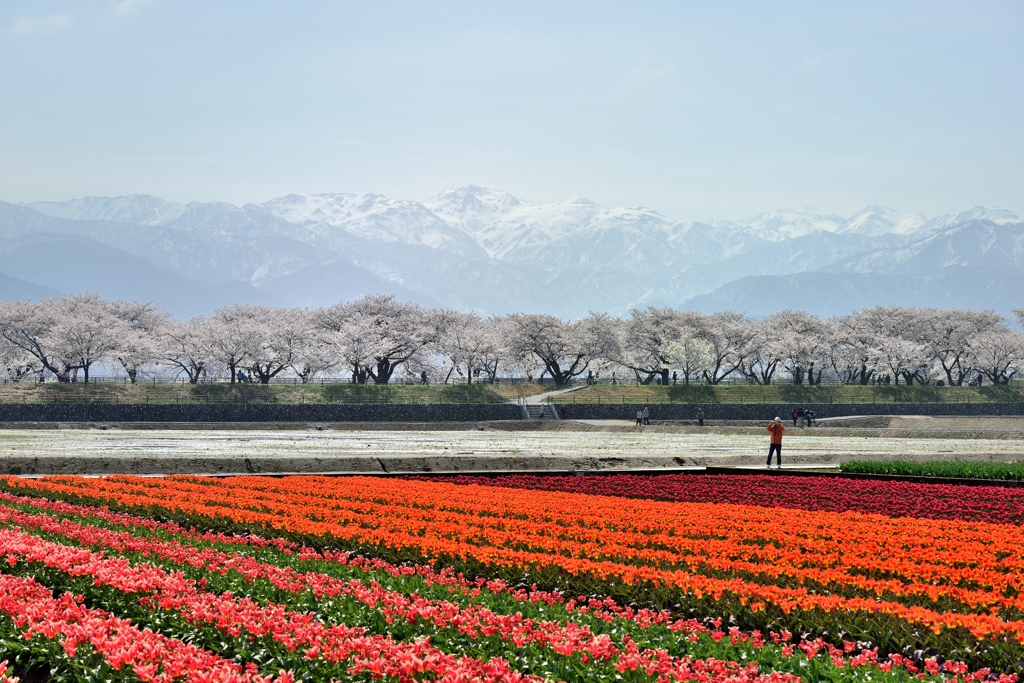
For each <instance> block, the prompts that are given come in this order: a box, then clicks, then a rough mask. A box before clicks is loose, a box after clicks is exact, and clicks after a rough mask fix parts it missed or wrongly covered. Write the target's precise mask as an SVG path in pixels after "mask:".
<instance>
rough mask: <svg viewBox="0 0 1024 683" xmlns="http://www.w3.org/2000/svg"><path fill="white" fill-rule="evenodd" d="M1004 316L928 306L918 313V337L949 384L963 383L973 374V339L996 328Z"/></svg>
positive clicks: (993, 312)
mask: <svg viewBox="0 0 1024 683" xmlns="http://www.w3.org/2000/svg"><path fill="white" fill-rule="evenodd" d="M1001 320H1002V317H1001V316H1000V315H999V314H997V313H996V312H995V311H968V310H964V309H947V310H938V309H934V308H926V309H922V310H920V311H918V312H917V315H916V321H915V324H913V325H912V326H911V327H912V328H914V329H916V330H918V337H919V338H920V339H921V341H922V342H923V343H924V345H925V346H926V347H927V348H928V352H929V354H930V355H931V357H932V359H933V360H934V361H935V362H936V363H937V364H938V365H939V366H940V367H941V368H942V371H943V372H944V373H945V375H946V382H947V383H948V384H949V385H950V386H961V385H962V384H963V383H964V379H966V378H967V377H968V376H969V375H970V374H971V370H972V368H971V365H970V360H971V358H972V356H971V342H972V340H974V339H976V338H977V337H978V336H979V335H981V334H983V333H985V332H987V331H989V330H992V329H995V328H996V326H998V325H999V323H1000V322H1001Z"/></svg>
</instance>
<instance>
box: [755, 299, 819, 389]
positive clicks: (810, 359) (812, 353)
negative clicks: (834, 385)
mask: <svg viewBox="0 0 1024 683" xmlns="http://www.w3.org/2000/svg"><path fill="white" fill-rule="evenodd" d="M765 322H766V323H767V324H768V325H770V326H771V329H772V333H771V334H772V335H773V336H774V339H775V346H774V348H775V350H776V353H777V354H778V356H779V358H781V359H783V361H784V363H785V367H786V370H787V371H788V372H789V375H790V377H792V378H793V383H794V384H803V383H804V381H806V382H807V383H808V384H811V385H817V384H821V375H822V369H821V368H820V367H819V369H818V374H817V375H815V374H814V366H815V365H816V364H817V363H818V362H819V361H824V360H825V359H826V358H827V356H828V354H827V351H826V346H827V344H828V340H829V339H830V334H829V329H828V327H829V326H828V325H827V324H826V323H825V322H824V321H823V320H822V319H821V318H819V317H818V316H816V315H811V314H809V313H804V312H803V311H793V310H785V311H782V312H780V313H776V314H774V315H772V316H770V317H769V318H768V319H766V320H765ZM823 364H824V363H823Z"/></svg>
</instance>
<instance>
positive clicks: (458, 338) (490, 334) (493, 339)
mask: <svg viewBox="0 0 1024 683" xmlns="http://www.w3.org/2000/svg"><path fill="white" fill-rule="evenodd" d="M441 319H442V322H441V323H440V324H439V327H440V328H441V331H440V335H439V337H438V341H437V344H436V346H437V349H438V350H439V351H440V352H441V353H442V354H444V356H445V357H446V358H448V360H450V361H451V364H452V367H451V370H449V373H448V375H449V377H450V376H451V373H453V372H457V373H458V374H460V375H464V376H465V378H466V382H467V383H469V384H471V383H472V382H473V376H474V375H475V374H479V373H483V374H484V375H485V376H486V377H487V379H488V380H489V381H491V382H493V381H494V378H495V376H496V375H497V372H498V365H499V364H500V362H501V358H502V345H501V339H500V337H499V335H498V327H499V324H500V323H499V321H498V320H497V319H490V320H484V319H482V318H481V317H480V316H478V315H477V314H475V313H456V312H453V311H445V312H444V313H443V314H441ZM463 368H465V373H463ZM447 382H448V377H446V378H445V383H447Z"/></svg>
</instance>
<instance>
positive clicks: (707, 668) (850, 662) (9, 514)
mask: <svg viewBox="0 0 1024 683" xmlns="http://www.w3.org/2000/svg"><path fill="white" fill-rule="evenodd" d="M2 498H3V499H4V500H5V502H9V503H12V502H18V503H25V502H26V499H22V498H16V497H14V496H10V495H8V494H3V496H2ZM31 502H32V503H33V504H38V505H40V506H42V507H49V508H51V509H54V510H57V509H59V510H61V511H62V512H63V513H65V514H70V513H78V514H82V513H85V512H88V513H92V512H97V513H99V515H100V516H102V517H103V518H105V519H108V520H116V521H117V523H121V524H131V525H132V526H134V527H136V528H139V527H141V528H148V529H150V530H152V529H156V528H161V529H162V530H167V528H169V527H170V528H173V527H174V526H175V525H172V524H166V523H163V524H158V523H152V522H150V523H148V524H140V523H138V522H142V521H147V520H139V519H138V518H135V517H132V516H130V515H123V514H118V513H111V512H109V511H105V510H102V509H97V508H87V509H86V508H81V507H78V506H73V505H68V504H66V503H53V502H49V501H43V500H39V499H33V500H32V501H31ZM0 522H3V523H7V524H11V523H15V524H18V525H19V526H21V527H23V528H25V529H35V530H37V531H41V532H45V533H49V534H59V535H61V536H64V537H67V538H70V539H73V540H75V541H76V542H80V543H85V544H86V545H89V546H93V547H104V548H108V549H112V550H115V551H119V552H129V553H139V554H143V555H145V556H149V557H159V558H161V559H164V560H168V561H170V562H172V563H176V564H187V565H189V566H192V567H195V568H201V569H204V570H205V571H206V572H207V573H208V574H209V575H210V576H216V575H224V574H225V573H226V572H227V571H228V570H234V571H236V572H238V573H239V575H241V576H243V577H245V579H246V581H249V582H252V581H255V580H256V579H268V580H269V581H270V582H271V583H273V584H274V585H275V586H277V587H278V588H281V589H283V590H286V591H289V592H292V593H298V592H301V591H305V590H309V591H310V592H312V593H314V594H316V595H317V596H318V597H322V596H335V595H339V594H345V595H349V596H353V597H355V598H356V599H358V600H360V601H362V602H363V604H366V605H368V606H375V607H377V608H379V609H380V610H382V612H383V613H384V614H386V615H387V617H388V619H389V621H390V620H391V619H395V620H399V621H400V620H410V621H412V620H416V619H424V620H428V621H431V622H432V623H433V624H434V625H435V626H436V627H437V628H446V627H453V628H457V629H458V630H459V631H460V632H462V633H466V634H469V635H471V636H472V637H474V638H480V637H486V636H491V635H498V636H500V637H501V638H502V639H503V640H505V641H506V642H507V641H511V642H513V643H514V644H515V645H516V646H517V647H523V646H524V645H525V644H527V643H533V644H536V645H542V646H545V647H549V648H551V649H552V650H553V651H554V652H556V653H558V654H560V655H564V656H571V655H574V654H580V655H582V657H581V661H583V662H586V661H589V660H591V659H592V660H594V661H611V660H613V659H614V660H615V661H614V664H615V666H616V668H617V669H618V670H619V671H620V672H623V671H627V670H630V671H635V670H637V669H640V670H642V671H644V672H646V673H648V674H654V673H656V674H658V675H667V676H670V677H671V678H670V679H674V680H692V677H693V675H694V674H696V673H700V674H701V676H702V677H706V676H707V675H710V674H711V673H712V672H713V671H717V672H718V675H721V676H727V677H736V676H737V675H740V674H741V673H743V670H742V668H739V667H738V665H736V664H735V663H726V662H721V661H720V660H719V661H717V662H711V661H700V660H697V661H695V660H693V659H691V658H685V657H683V658H674V657H671V656H670V655H669V654H668V653H667V652H665V651H664V650H661V651H659V650H650V649H646V650H641V649H640V648H638V647H637V646H636V644H635V643H633V642H632V641H631V639H629V637H628V636H624V637H622V638H621V642H622V643H623V647H621V648H618V647H616V646H615V645H614V644H612V642H611V640H610V639H609V638H608V637H607V636H597V637H595V636H594V635H593V634H592V633H590V632H589V629H587V628H586V627H585V626H583V627H581V626H580V625H578V624H574V623H572V622H569V623H567V624H560V623H555V622H544V623H539V622H537V621H535V620H526V619H522V617H521V616H520V615H513V616H511V617H509V616H502V615H498V614H495V613H493V612H491V611H490V610H487V609H486V608H483V607H481V606H479V605H472V606H470V607H469V608H468V609H462V608H460V607H459V605H457V604H455V603H452V602H450V601H440V600H425V599H423V598H420V597H418V596H415V595H413V596H405V595H402V594H399V593H396V592H394V591H386V590H383V589H382V588H380V587H379V586H378V585H375V584H371V586H369V587H368V586H366V585H365V584H363V583H361V582H358V581H351V582H346V581H342V580H339V579H336V578H334V577H330V576H326V575H323V574H319V573H314V572H305V573H304V572H299V571H296V570H295V569H294V568H292V567H287V566H286V567H280V566H277V565H272V564H267V563H262V562H257V561H256V560H254V559H253V558H251V557H245V556H241V555H239V554H237V553H226V552H223V551H220V550H216V549H212V548H208V547H207V548H191V547H188V546H185V545H182V544H180V543H177V542H173V541H167V540H163V539H156V538H140V537H136V536H133V535H131V534H129V533H126V532H119V531H113V530H108V529H100V528H97V527H91V526H85V525H82V524H78V523H75V522H73V521H71V520H68V519H57V518H53V517H49V516H46V515H38V514H28V513H23V512H19V511H17V510H13V509H11V508H7V507H0ZM203 536H207V537H210V536H214V535H211V534H204V535H203ZM217 538H219V539H221V540H228V541H229V542H230V543H232V544H235V545H236V546H242V545H246V544H247V543H246V541H248V540H250V539H239V538H235V537H226V536H222V535H221V536H217ZM3 540H4V537H2V536H0V543H2V541H3ZM256 544H257V545H265V543H263V542H262V541H261V540H260V539H256ZM5 546H6V547H12V545H11V544H10V543H2V544H0V547H5ZM13 547H15V548H17V546H16V545H15V546H13ZM44 550H46V551H47V552H45V553H39V552H36V553H35V554H34V555H32V556H31V559H34V560H35V561H41V562H44V563H49V564H50V566H60V567H62V568H63V569H64V570H68V567H69V566H70V567H71V570H70V571H71V573H76V574H77V573H81V572H82V569H81V567H83V566H91V567H92V568H93V569H98V570H99V573H100V576H101V577H105V578H101V579H98V580H99V581H101V582H109V581H110V580H111V579H110V576H111V574H110V572H109V571H107V570H108V569H109V568H110V567H109V566H108V565H109V562H111V560H102V559H100V558H99V557H98V556H97V555H88V556H85V555H78V556H77V557H79V558H80V559H83V562H80V563H78V564H74V563H72V564H71V565H68V564H67V559H65V556H64V555H62V552H66V551H65V547H64V546H57V545H49V546H44ZM68 550H70V549H68ZM78 552H79V553H81V552H83V551H78ZM301 554H311V555H315V554H316V553H315V551H309V550H306V551H303V552H302V553H301ZM47 558H60V559H47ZM54 563H56V564H54ZM113 569H114V571H115V572H118V571H121V570H122V569H123V564H119V565H114V567H113ZM144 569H145V571H143V570H144ZM392 569H397V568H393V567H392ZM403 569H404V568H403ZM133 571H134V572H135V574H136V575H137V576H136V578H135V579H132V578H127V579H126V578H125V577H131V576H132V571H123V572H121V574H120V576H119V578H116V579H114V583H113V584H112V585H115V586H117V587H120V588H125V586H126V585H127V586H132V587H133V588H132V589H133V590H137V591H144V590H146V589H147V585H141V584H139V583H137V581H139V580H141V581H143V582H146V581H148V582H153V581H154V577H157V578H158V579H159V577H160V576H161V574H160V572H161V570H159V569H158V568H157V569H156V571H155V573H154V572H153V571H151V569H147V568H146V567H143V566H136V567H135V569H134V570H133ZM140 572H141V573H140ZM402 573H409V572H408V570H406V571H404V572H402ZM138 577H141V579H140V578H138ZM124 581H128V583H127V584H125V583H124ZM461 582H462V583H463V587H464V588H470V586H472V585H475V584H468V583H467V582H465V581H464V580H462V581H461ZM186 583H187V582H186ZM157 584H159V580H158V581H157ZM168 585H171V584H168ZM173 588H174V590H178V591H179V592H180V591H181V590H182V584H181V582H180V581H178V582H176V583H173ZM157 590H158V592H159V590H160V589H157ZM164 590H168V588H167V586H165V587H164ZM475 590H477V591H479V589H478V588H477V589H475ZM200 594H201V592H196V595H200ZM538 595H540V594H538ZM548 596H549V597H548V598H547V599H549V600H551V601H555V600H557V599H558V598H560V596H557V595H554V594H548ZM534 599H537V596H534ZM152 600H157V601H158V602H159V603H160V605H161V606H164V607H167V606H173V607H175V608H176V609H181V608H182V606H183V605H184V604H185V603H184V602H182V601H180V600H178V599H175V598H170V602H168V596H167V595H164V596H163V597H159V595H154V596H153V598H152ZM229 602H230V601H229ZM606 605H607V602H598V605H597V610H598V611H603V607H605V606H606ZM612 606H614V605H612ZM586 609H587V608H586V607H580V608H579V611H581V612H582V611H586ZM616 611H619V612H620V613H621V612H626V611H628V610H621V608H620V609H619V610H616ZM662 614H663V613H660V614H651V615H643V614H636V615H635V616H636V617H637V618H638V621H643V620H645V619H649V620H650V621H652V622H663V619H662V618H661V617H662ZM607 618H608V619H613V618H615V617H613V616H612V614H611V613H608V616H607ZM232 623H234V621H233V620H231V619H229V620H228V621H227V622H222V623H220V624H219V627H220V628H226V629H228V630H229V632H231V631H230V629H231V626H230V625H229V624H232ZM245 623H248V622H245ZM669 627H670V628H671V629H672V630H673V631H676V632H677V633H679V635H680V636H685V635H686V634H689V638H690V639H692V640H695V639H696V635H697V634H698V633H707V632H708V629H706V628H705V627H703V626H700V625H699V624H697V623H696V622H695V621H693V620H688V621H686V622H684V621H682V620H679V621H675V622H671V623H669ZM236 628H237V627H236ZM246 630H247V631H248V630H249V626H248V625H247V626H246ZM232 635H238V633H235V632H232ZM712 635H713V637H715V638H721V637H724V636H725V634H724V633H722V632H716V633H713V634H712ZM290 637H294V636H290ZM788 637H789V636H788V634H785V638H786V639H787V640H788ZM758 638H759V636H758V635H757V634H756V633H755V634H754V642H753V644H754V646H755V647H761V645H763V643H759V642H757V640H758ZM730 639H731V640H732V642H733V643H735V642H741V641H743V640H745V639H746V636H745V635H744V634H741V633H739V632H738V629H735V628H733V629H730ZM291 642H293V643H294V646H295V647H300V646H302V645H303V644H304V642H303V641H301V640H293V641H291ZM849 645H851V646H852V645H853V644H852V643H850V644H849ZM794 647H795V646H793V645H788V646H783V648H782V651H783V653H784V654H786V656H789V655H791V654H792V652H793V649H794ZM799 647H800V649H801V650H802V651H803V652H804V653H805V654H806V655H807V656H808V657H811V658H813V657H814V656H815V655H816V654H818V652H819V651H823V652H824V653H825V654H826V656H827V657H829V658H830V659H831V660H832V661H833V662H834V663H835V664H836V665H837V666H840V667H842V666H850V667H857V666H864V665H874V666H877V667H878V668H879V669H881V670H889V669H891V668H892V667H893V666H894V665H895V666H896V667H897V668H898V667H900V666H905V667H906V668H907V670H908V671H910V672H915V671H916V668H915V667H914V665H913V664H912V663H911V662H910V661H909V660H907V661H905V660H903V658H901V657H899V656H894V657H893V658H891V659H888V660H885V659H883V660H881V661H879V659H878V657H877V650H876V651H874V652H872V651H863V652H861V653H860V654H857V655H854V656H848V652H847V653H844V651H843V650H839V649H837V648H834V647H832V646H830V645H828V644H826V643H824V642H822V641H821V640H815V641H804V642H802V643H801V644H800V645H799ZM307 654H308V652H307ZM925 668H926V670H927V671H928V672H929V673H932V674H937V673H938V672H939V665H938V664H937V663H936V662H935V660H934V658H933V659H930V660H927V661H926V662H925ZM755 669H756V667H755ZM941 670H942V671H945V672H947V673H954V674H963V673H966V667H965V666H964V665H962V664H957V663H955V662H946V663H945V664H944V666H942V667H941ZM756 673H757V672H756V670H753V669H752V670H750V671H748V672H746V675H744V676H742V678H744V679H752V680H762V679H764V680H767V678H765V677H764V676H757V675H755V674H756ZM987 674H988V671H981V672H977V673H976V674H974V675H972V676H971V677H969V678H971V679H976V680H980V679H981V678H984V677H985V676H986V675H987ZM687 676H689V678H688V677H687ZM714 677H715V676H713V678H714ZM792 678H795V677H791V678H790V679H787V678H786V676H785V675H782V674H775V675H774V679H773V680H776V681H785V680H792ZM670 679H666V680H670ZM1007 680H1008V679H1007Z"/></svg>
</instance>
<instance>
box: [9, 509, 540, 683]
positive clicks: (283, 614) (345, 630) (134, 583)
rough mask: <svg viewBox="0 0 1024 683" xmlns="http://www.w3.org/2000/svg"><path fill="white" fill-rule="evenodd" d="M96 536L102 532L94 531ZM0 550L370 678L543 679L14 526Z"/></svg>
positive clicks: (149, 604) (513, 682)
mask: <svg viewBox="0 0 1024 683" xmlns="http://www.w3.org/2000/svg"><path fill="white" fill-rule="evenodd" d="M97 531H101V530H97ZM0 548H2V549H3V551H4V554H5V555H6V558H7V562H8V563H11V562H17V561H26V562H33V563H38V564H40V565H43V566H46V567H51V568H54V569H58V570H60V571H62V572H64V573H66V574H68V575H70V576H88V577H90V578H91V579H92V581H93V583H94V584H95V585H97V586H109V587H111V588H114V589H117V590H119V591H122V592H124V593H128V594H142V597H141V598H140V599H139V602H140V604H142V605H144V606H147V607H151V608H159V609H165V610H173V611H175V612H177V613H179V614H180V615H181V616H182V617H183V618H184V619H185V621H187V622H188V623H190V624H193V625H196V626H204V625H211V626H214V627H215V628H217V629H218V630H219V631H221V632H222V633H223V634H224V635H226V636H230V637H232V638H247V639H257V638H264V637H269V638H271V639H272V640H274V641H276V642H277V643H279V644H280V645H281V646H282V647H283V649H284V650H285V651H295V650H299V651H300V652H302V657H304V658H305V659H307V660H321V661H324V662H329V663H331V664H337V663H347V673H348V674H350V675H358V674H360V673H364V672H366V673H369V674H370V675H371V676H373V677H374V678H384V677H393V678H397V679H399V680H404V681H411V680H413V678H414V676H418V675H422V674H428V675H430V676H431V677H433V678H435V679H436V680H440V681H449V682H451V683H455V682H456V681H467V680H477V681H495V682H499V681H509V682H510V683H518V682H519V681H534V682H535V683H540V682H541V681H542V680H543V679H541V678H539V677H536V676H524V675H523V674H520V673H519V672H516V671H512V670H511V669H510V668H509V666H508V663H507V662H505V661H503V660H501V659H498V658H495V659H491V660H489V661H486V662H484V661H479V660H475V659H472V658H469V657H462V658H459V657H454V656H452V655H448V654H446V653H443V652H441V651H439V650H437V649H436V648H434V647H432V646H431V645H430V644H429V641H428V640H419V641H417V642H413V643H396V642H395V641H393V640H392V639H391V638H389V637H383V636H379V635H375V636H368V635H366V633H365V631H364V630H363V629H361V628H350V627H348V626H345V625H343V624H333V625H327V624H324V623H322V622H320V621H317V620H316V619H315V618H314V617H313V615H311V614H302V613H297V612H293V611H291V610H289V609H287V608H286V607H285V606H282V605H275V604H267V605H260V604H259V603H257V602H255V601H254V600H251V599H248V598H241V599H236V598H235V597H234V596H232V595H231V594H230V593H225V594H223V595H217V594H214V593H210V592H208V591H203V590H200V589H198V588H197V587H196V584H195V582H193V581H189V580H187V579H185V578H184V577H183V576H182V575H181V574H179V573H176V572H171V573H168V572H166V571H164V570H163V569H161V568H159V567H157V566H155V565H151V564H139V565H132V564H131V563H130V562H128V561H127V560H126V559H124V558H116V557H114V558H106V557H104V556H103V555H102V554H100V553H96V552H93V551H90V550H87V549H84V548H73V547H69V546H64V545H61V544H58V543H53V542H50V541H45V540H42V539H40V538H38V537H35V536H32V535H29V534H26V533H25V532H22V531H16V530H13V529H4V530H0Z"/></svg>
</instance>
